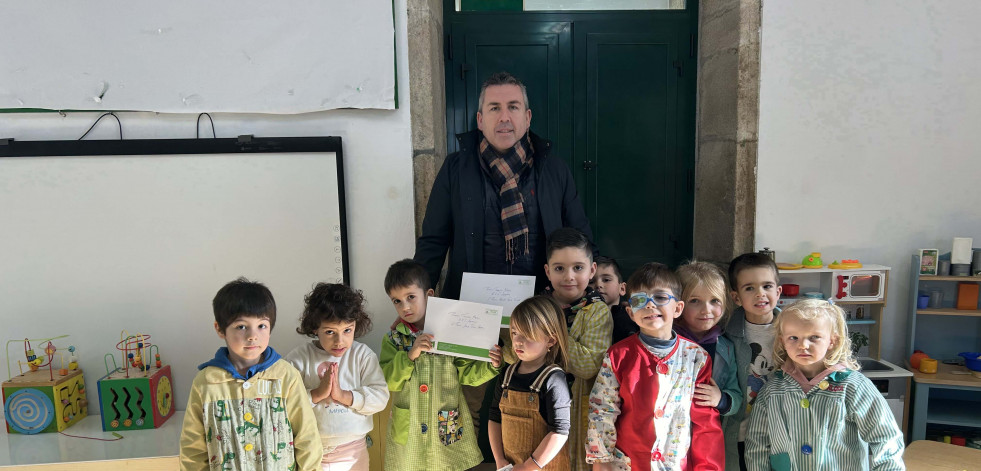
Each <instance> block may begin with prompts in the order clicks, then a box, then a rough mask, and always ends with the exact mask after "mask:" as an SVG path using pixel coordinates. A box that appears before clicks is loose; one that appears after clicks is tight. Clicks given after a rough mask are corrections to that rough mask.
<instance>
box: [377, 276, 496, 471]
mask: <svg viewBox="0 0 981 471" xmlns="http://www.w3.org/2000/svg"><path fill="white" fill-rule="evenodd" d="M385 291H386V292H387V293H388V296H389V298H390V299H391V300H392V304H394V305H395V310H396V312H397V313H398V315H399V320H398V322H397V323H396V324H395V326H394V327H393V328H392V331H391V332H389V333H388V334H387V335H385V339H384V340H383V341H382V351H381V358H380V363H381V367H382V373H384V375H385V381H386V382H387V383H388V389H389V390H391V391H392V415H391V417H390V419H389V424H388V434H387V436H386V437H385V469H386V470H429V469H440V470H464V469H470V468H472V467H474V466H477V465H478V464H480V462H481V460H482V459H483V457H482V456H481V453H480V449H479V448H477V431H476V430H475V429H474V428H473V425H472V422H471V419H470V411H469V408H468V407H467V402H466V401H465V400H464V398H463V394H461V392H460V385H461V384H467V385H472V386H476V385H480V384H484V383H486V382H487V381H489V380H491V379H493V378H494V377H495V376H497V373H498V368H499V367H500V366H501V350H500V348H499V347H497V346H494V347H492V348H491V350H490V359H491V361H490V362H486V361H477V360H469V359H465V358H456V357H451V356H446V355H436V354H433V353H429V352H430V350H432V348H433V343H434V342H435V339H434V338H433V336H432V335H430V334H426V333H423V332H422V329H423V327H424V325H425V322H426V304H427V301H428V299H429V296H432V295H433V290H432V289H431V288H430V286H429V274H428V273H426V270H425V268H423V267H422V265H420V264H418V263H416V262H414V261H412V260H411V259H406V260H402V261H399V262H396V263H395V264H393V265H392V266H391V267H389V269H388V274H386V275H385Z"/></svg>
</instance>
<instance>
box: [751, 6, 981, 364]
mask: <svg viewBox="0 0 981 471" xmlns="http://www.w3.org/2000/svg"><path fill="white" fill-rule="evenodd" d="M977 18H981V3H979V2H976V1H973V0H956V1H955V0H927V1H915V2H914V1H902V2H895V1H868V2H853V1H848V0H832V1H823V2H813V1H807V0H781V1H779V2H775V1H771V2H764V3H763V17H762V51H761V62H762V63H761V78H760V80H761V86H760V130H759V162H758V168H757V174H758V187H757V188H758V189H757V206H756V244H757V246H758V247H757V248H762V247H763V246H768V247H770V248H772V249H774V250H776V252H777V259H778V260H779V261H799V260H800V259H801V258H802V257H803V256H804V255H806V254H807V253H808V252H811V251H821V252H823V254H824V260H825V261H831V260H832V259H841V258H859V259H861V260H862V261H864V262H868V263H877V264H881V265H887V266H891V267H892V268H893V271H892V276H891V278H890V281H891V284H890V286H889V297H888V300H887V301H888V307H887V316H888V320H887V321H886V322H885V323H884V325H883V336H884V339H883V344H882V345H883V350H882V352H883V356H884V357H886V358H887V359H889V360H891V361H893V362H896V363H899V362H900V360H901V359H902V358H903V357H904V356H905V344H906V335H907V330H906V323H907V322H906V316H907V308H908V302H907V297H908V293H909V287H908V286H907V285H908V283H909V282H908V276H909V264H910V262H909V256H910V255H911V254H913V253H914V252H915V251H916V250H917V249H920V248H938V249H940V250H941V251H942V252H945V251H949V250H950V248H951V239H952V238H953V237H955V236H965V237H974V240H975V244H974V245H975V247H978V246H981V211H979V203H981V132H979V129H981V86H979V85H978V81H979V80H981V62H979V61H978V57H981V30H979V29H978V28H977V24H976V23H977ZM862 200H864V202H862Z"/></svg>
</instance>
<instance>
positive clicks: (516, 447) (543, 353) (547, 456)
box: [488, 296, 572, 471]
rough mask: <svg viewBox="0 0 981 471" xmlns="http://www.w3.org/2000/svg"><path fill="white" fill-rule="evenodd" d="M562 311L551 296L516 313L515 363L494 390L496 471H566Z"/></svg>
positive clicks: (567, 422)
mask: <svg viewBox="0 0 981 471" xmlns="http://www.w3.org/2000/svg"><path fill="white" fill-rule="evenodd" d="M563 317H564V316H563V314H562V309H561V308H559V305H558V304H556V303H555V301H553V300H552V299H551V298H549V297H547V296H535V297H533V298H529V299H526V300H524V301H523V302H522V303H521V304H519V305H518V306H517V307H515V308H514V312H512V313H511V329H510V337H511V342H510V344H511V347H510V349H509V350H510V352H509V354H508V355H507V356H508V357H509V358H516V359H517V360H516V361H515V362H514V364H512V365H510V366H509V367H508V368H507V370H506V372H505V373H504V376H503V377H502V378H501V379H500V382H499V383H498V385H497V387H496V388H494V402H493V403H492V404H491V409H490V416H489V419H490V420H489V421H488V435H489V438H490V444H491V450H493V452H494V460H495V462H496V463H497V467H498V468H501V469H508V468H509V467H510V466H513V469H514V470H517V471H524V470H538V469H546V470H567V469H569V453H568V451H567V449H566V441H567V440H568V438H569V428H570V415H569V413H570V407H571V405H572V399H571V397H570V392H569V386H568V383H567V382H566V377H565V372H564V371H563V368H564V367H565V364H566V360H567V358H568V340H567V335H566V327H565V320H564V319H563Z"/></svg>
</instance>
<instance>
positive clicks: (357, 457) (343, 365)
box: [286, 283, 388, 471]
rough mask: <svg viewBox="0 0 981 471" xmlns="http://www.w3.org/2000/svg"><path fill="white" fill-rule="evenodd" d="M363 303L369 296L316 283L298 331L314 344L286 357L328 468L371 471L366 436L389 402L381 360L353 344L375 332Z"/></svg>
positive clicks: (337, 285)
mask: <svg viewBox="0 0 981 471" xmlns="http://www.w3.org/2000/svg"><path fill="white" fill-rule="evenodd" d="M364 302H365V301H364V295H362V294H361V292H360V291H356V290H354V289H351V288H350V287H348V286H345V285H341V284H328V283H317V285H316V286H315V287H314V288H313V291H311V292H310V294H308V295H306V297H305V298H304V309H303V315H302V316H301V317H300V327H298V328H297V329H296V332H297V333H299V334H302V335H306V336H308V337H312V338H313V339H314V340H313V341H312V342H307V343H305V344H303V345H300V346H299V347H297V348H296V349H295V350H293V351H292V352H290V353H289V355H286V360H287V361H289V362H290V363H292V364H293V366H295V367H296V369H298V370H300V374H302V375H303V383H304V385H305V386H306V388H307V390H308V391H309V392H310V400H311V402H312V403H313V412H314V414H315V415H316V416H317V424H318V425H319V427H320V437H321V440H322V441H323V445H324V457H323V461H322V464H323V469H325V470H328V469H329V470H330V471H336V470H364V471H367V470H368V448H367V445H366V443H365V436H366V435H367V434H368V432H370V431H371V429H372V426H373V421H372V418H371V416H372V415H374V414H375V413H377V412H380V411H382V410H383V409H385V405H386V404H388V386H387V385H386V383H385V377H384V375H382V370H381V368H380V367H379V365H378V356H377V355H375V352H373V351H372V350H371V349H370V348H368V346H366V345H365V344H363V343H361V342H358V341H356V340H354V339H355V338H358V337H361V336H362V335H364V334H365V333H367V332H368V331H370V330H371V318H370V317H369V316H368V313H367V312H366V311H365V309H364Z"/></svg>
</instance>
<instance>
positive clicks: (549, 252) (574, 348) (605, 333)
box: [545, 227, 613, 470]
mask: <svg viewBox="0 0 981 471" xmlns="http://www.w3.org/2000/svg"><path fill="white" fill-rule="evenodd" d="M545 258H546V260H547V264H546V265H545V273H546V275H548V281H549V282H550V283H551V286H550V287H548V288H546V290H545V292H546V294H547V295H549V296H551V297H552V299H554V300H555V301H556V302H557V303H558V304H559V306H560V307H562V311H563V314H564V316H563V317H564V318H565V321H566V328H568V329H569V358H568V361H567V364H566V366H567V370H566V371H567V372H568V373H571V374H572V376H574V377H575V380H574V381H573V382H572V387H571V388H570V389H571V393H572V410H571V420H570V422H571V428H570V429H569V444H570V446H569V447H568V448H569V449H570V455H571V456H570V465H571V466H570V469H573V470H586V469H589V467H588V466H587V465H586V455H585V450H584V449H583V443H585V442H586V411H587V410H588V408H589V402H588V401H589V392H590V390H592V388H593V380H594V379H595V378H596V373H597V372H598V371H599V368H600V363H602V361H603V355H604V354H605V353H606V350H607V349H608V348H610V338H611V336H612V335H613V320H612V318H611V317H610V307H609V306H607V305H606V302H604V301H603V297H602V296H601V295H600V294H599V293H597V292H596V291H594V290H593V289H591V288H590V287H589V280H590V278H592V277H593V275H595V274H596V263H594V262H593V252H592V250H591V247H590V244H589V239H588V238H587V237H586V235H585V234H583V233H582V232H580V231H578V230H576V229H573V228H571V227H564V228H561V229H556V230H555V231H554V232H552V234H550V235H549V237H548V243H547V244H546V246H545Z"/></svg>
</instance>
